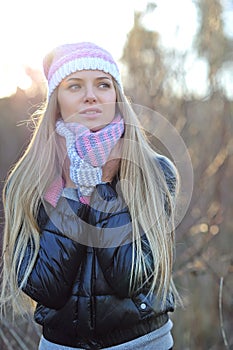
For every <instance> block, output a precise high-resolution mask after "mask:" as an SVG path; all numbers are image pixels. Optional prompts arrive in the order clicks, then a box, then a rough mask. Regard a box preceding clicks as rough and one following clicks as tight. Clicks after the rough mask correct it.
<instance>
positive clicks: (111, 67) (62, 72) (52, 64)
mask: <svg viewBox="0 0 233 350" xmlns="http://www.w3.org/2000/svg"><path fill="white" fill-rule="evenodd" d="M43 66H44V73H45V76H46V78H47V80H48V89H49V91H48V97H50V96H51V94H52V92H53V91H54V90H55V89H56V87H57V86H58V85H59V84H60V83H61V81H62V80H63V79H64V78H65V77H67V76H68V75H70V74H72V73H74V72H76V71H81V70H100V71H103V72H105V73H109V74H110V75H111V76H112V77H113V78H114V79H115V80H116V82H117V83H118V84H119V86H120V88H121V89H122V90H123V88H122V84H121V78H120V72H119V69H118V66H117V64H116V62H115V61H114V59H113V58H112V56H111V54H110V53H109V52H108V51H106V50H104V49H103V48H101V47H99V46H97V45H95V44H93V43H90V42H81V43H76V44H65V45H61V46H58V47H56V48H55V49H54V50H52V51H51V52H50V53H49V54H48V55H47V56H45V58H44V61H43Z"/></svg>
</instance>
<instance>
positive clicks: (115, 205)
mask: <svg viewBox="0 0 233 350" xmlns="http://www.w3.org/2000/svg"><path fill="white" fill-rule="evenodd" d="M158 160H159V164H160V166H161V167H162V169H163V171H164V174H165V177H166V180H167V182H168V184H169V186H170V189H171V191H173V190H174V181H175V174H174V171H173V168H172V166H171V164H170V162H169V161H168V160H167V159H166V158H165V157H159V158H158ZM48 208H49V209H48ZM38 223H39V226H40V229H41V238H40V249H39V253H38V257H37V260H36V263H35V265H34V267H33V270H32V272H31V274H30V276H29V278H28V280H27V283H26V285H25V286H24V288H23V290H24V292H25V293H26V294H28V295H29V296H30V297H31V298H32V299H34V300H35V301H36V302H37V308H36V311H35V320H36V322H38V323H39V324H41V325H42V326H43V335H44V337H45V338H46V339H47V340H49V341H51V342H54V343H58V344H62V345H66V346H71V347H78V348H83V349H102V348H105V347H109V346H113V345H117V344H120V343H124V342H126V341H129V340H132V339H134V338H137V337H139V336H141V335H144V334H146V333H148V332H151V331H153V330H155V329H157V328H159V327H161V326H162V325H163V324H165V323H166V322H167V321H168V314H167V313H168V312H169V311H173V307H174V304H173V296H172V294H170V295H168V296H167V301H166V303H165V306H164V307H163V308H162V307H161V301H160V300H158V298H157V297H156V295H151V296H148V295H147V294H148V293H147V292H148V286H144V287H141V288H139V290H138V293H137V294H135V295H131V294H130V292H129V281H130V271H131V265H132V249H133V247H132V243H131V240H130V238H131V230H132V227H131V218H130V214H129V211H128V209H127V206H126V205H125V204H124V202H123V200H122V197H121V196H120V195H119V194H118V193H117V192H116V188H115V186H114V184H109V183H108V184H100V185H98V186H97V187H96V190H95V191H94V193H93V195H92V198H91V205H90V206H88V205H85V204H82V203H80V202H78V201H75V200H71V199H67V198H64V197H61V198H60V199H59V201H58V204H57V206H56V208H54V207H52V206H51V207H49V206H48V207H47V206H46V210H45V207H44V206H41V209H40V213H39V217H38ZM141 239H142V242H143V249H144V250H145V253H147V256H148V261H150V260H151V259H150V251H149V249H148V245H147V244H146V243H147V242H146V236H145V234H144V233H143V232H142V233H141ZM31 249H33V248H32V247H31V246H29V247H28V249H27V252H26V254H25V257H24V261H23V264H22V266H21V270H20V274H19V280H21V278H22V276H23V274H24V271H25V266H26V265H27V263H28V259H29V256H30V251H31Z"/></svg>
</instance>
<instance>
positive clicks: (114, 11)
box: [0, 0, 229, 98]
mask: <svg viewBox="0 0 233 350" xmlns="http://www.w3.org/2000/svg"><path fill="white" fill-rule="evenodd" d="M223 1H229V0H223ZM155 2H156V4H157V7H156V9H155V10H154V11H153V12H152V13H151V14H149V15H147V16H146V17H145V18H144V24H145V26H146V27H148V28H149V29H151V30H156V31H158V32H159V33H160V36H161V45H163V46H165V47H168V48H172V47H176V49H179V50H180V51H182V50H186V49H187V48H188V47H190V46H191V43H192V38H193V35H194V34H195V32H196V30H197V22H198V18H197V13H196V9H195V6H194V5H193V2H192V0H176V1H172V0H157V1H155ZM146 4H147V1H146V0H134V1H133V0H132V1H131V0H124V1H123V2H116V1H112V0H98V1H95V0H93V1H90V0H89V1H85V0H81V1H79V0H66V1H59V0H40V1H38V0H7V1H4V2H3V0H2V4H1V11H0V33H1V35H0V47H1V55H0V81H1V84H0V98H1V97H4V96H8V95H10V94H12V93H14V92H15V90H16V87H17V86H19V87H21V88H27V87H29V86H30V79H29V78H28V77H27V76H26V75H25V72H24V67H25V66H30V67H32V68H35V69H42V60H43V57H44V55H45V54H46V53H47V52H49V51H50V50H51V49H52V48H53V47H55V46H57V45H59V44H63V43H68V42H78V41H92V42H95V43H96V44H98V45H100V46H102V47H104V48H106V49H107V50H108V51H110V52H111V53H112V55H113V56H114V58H115V59H116V60H117V61H119V60H120V57H121V55H122V50H123V47H124V44H125V42H126V40H127V34H128V33H129V31H130V29H131V28H132V27H133V21H134V11H135V10H139V11H140V10H141V11H142V10H144V9H145V8H146ZM189 65H190V66H189V67H188V70H189V76H187V78H188V79H189V80H190V82H191V81H192V84H193V88H194V89H199V91H200V86H202V88H203V83H204V81H205V79H206V71H205V68H206V67H205V63H204V62H202V61H199V62H197V61H196V60H195V57H193V61H192V58H191V60H190V62H189ZM197 71H198V72H202V73H203V74H201V77H199V79H198V81H197V79H196V81H197V86H195V82H193V79H194V77H196V75H197ZM202 80H203V82H202ZM198 85H199V86H198Z"/></svg>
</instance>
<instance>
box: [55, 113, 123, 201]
mask: <svg viewBox="0 0 233 350" xmlns="http://www.w3.org/2000/svg"><path fill="white" fill-rule="evenodd" d="M56 132H57V133H58V134H59V135H61V136H63V137H65V139H66V147H67V153H68V157H69V159H70V178H71V180H72V181H73V182H74V183H75V184H76V185H77V187H78V188H79V190H80V194H81V195H83V196H90V195H91V193H92V191H93V189H94V187H95V186H96V185H97V184H99V183H101V178H102V166H103V165H104V164H105V163H106V161H107V159H108V157H109V154H110V152H111V150H112V149H113V147H114V146H115V145H116V143H117V142H118V140H119V139H120V138H121V136H122V134H123V132H124V122H123V119H122V118H121V116H116V117H115V118H114V120H113V121H112V122H111V123H110V124H108V125H107V126H105V127H104V128H102V129H101V130H99V131H96V132H91V131H90V130H89V129H88V128H87V127H85V126H84V125H81V124H79V123H65V122H64V121H62V120H58V121H57V123H56Z"/></svg>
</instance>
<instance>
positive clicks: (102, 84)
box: [99, 83, 111, 88]
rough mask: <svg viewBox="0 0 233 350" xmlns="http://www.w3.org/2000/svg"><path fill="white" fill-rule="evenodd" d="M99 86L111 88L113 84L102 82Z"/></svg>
mask: <svg viewBox="0 0 233 350" xmlns="http://www.w3.org/2000/svg"><path fill="white" fill-rule="evenodd" d="M99 87H101V88H110V87H111V85H110V84H109V83H100V84H99Z"/></svg>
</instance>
